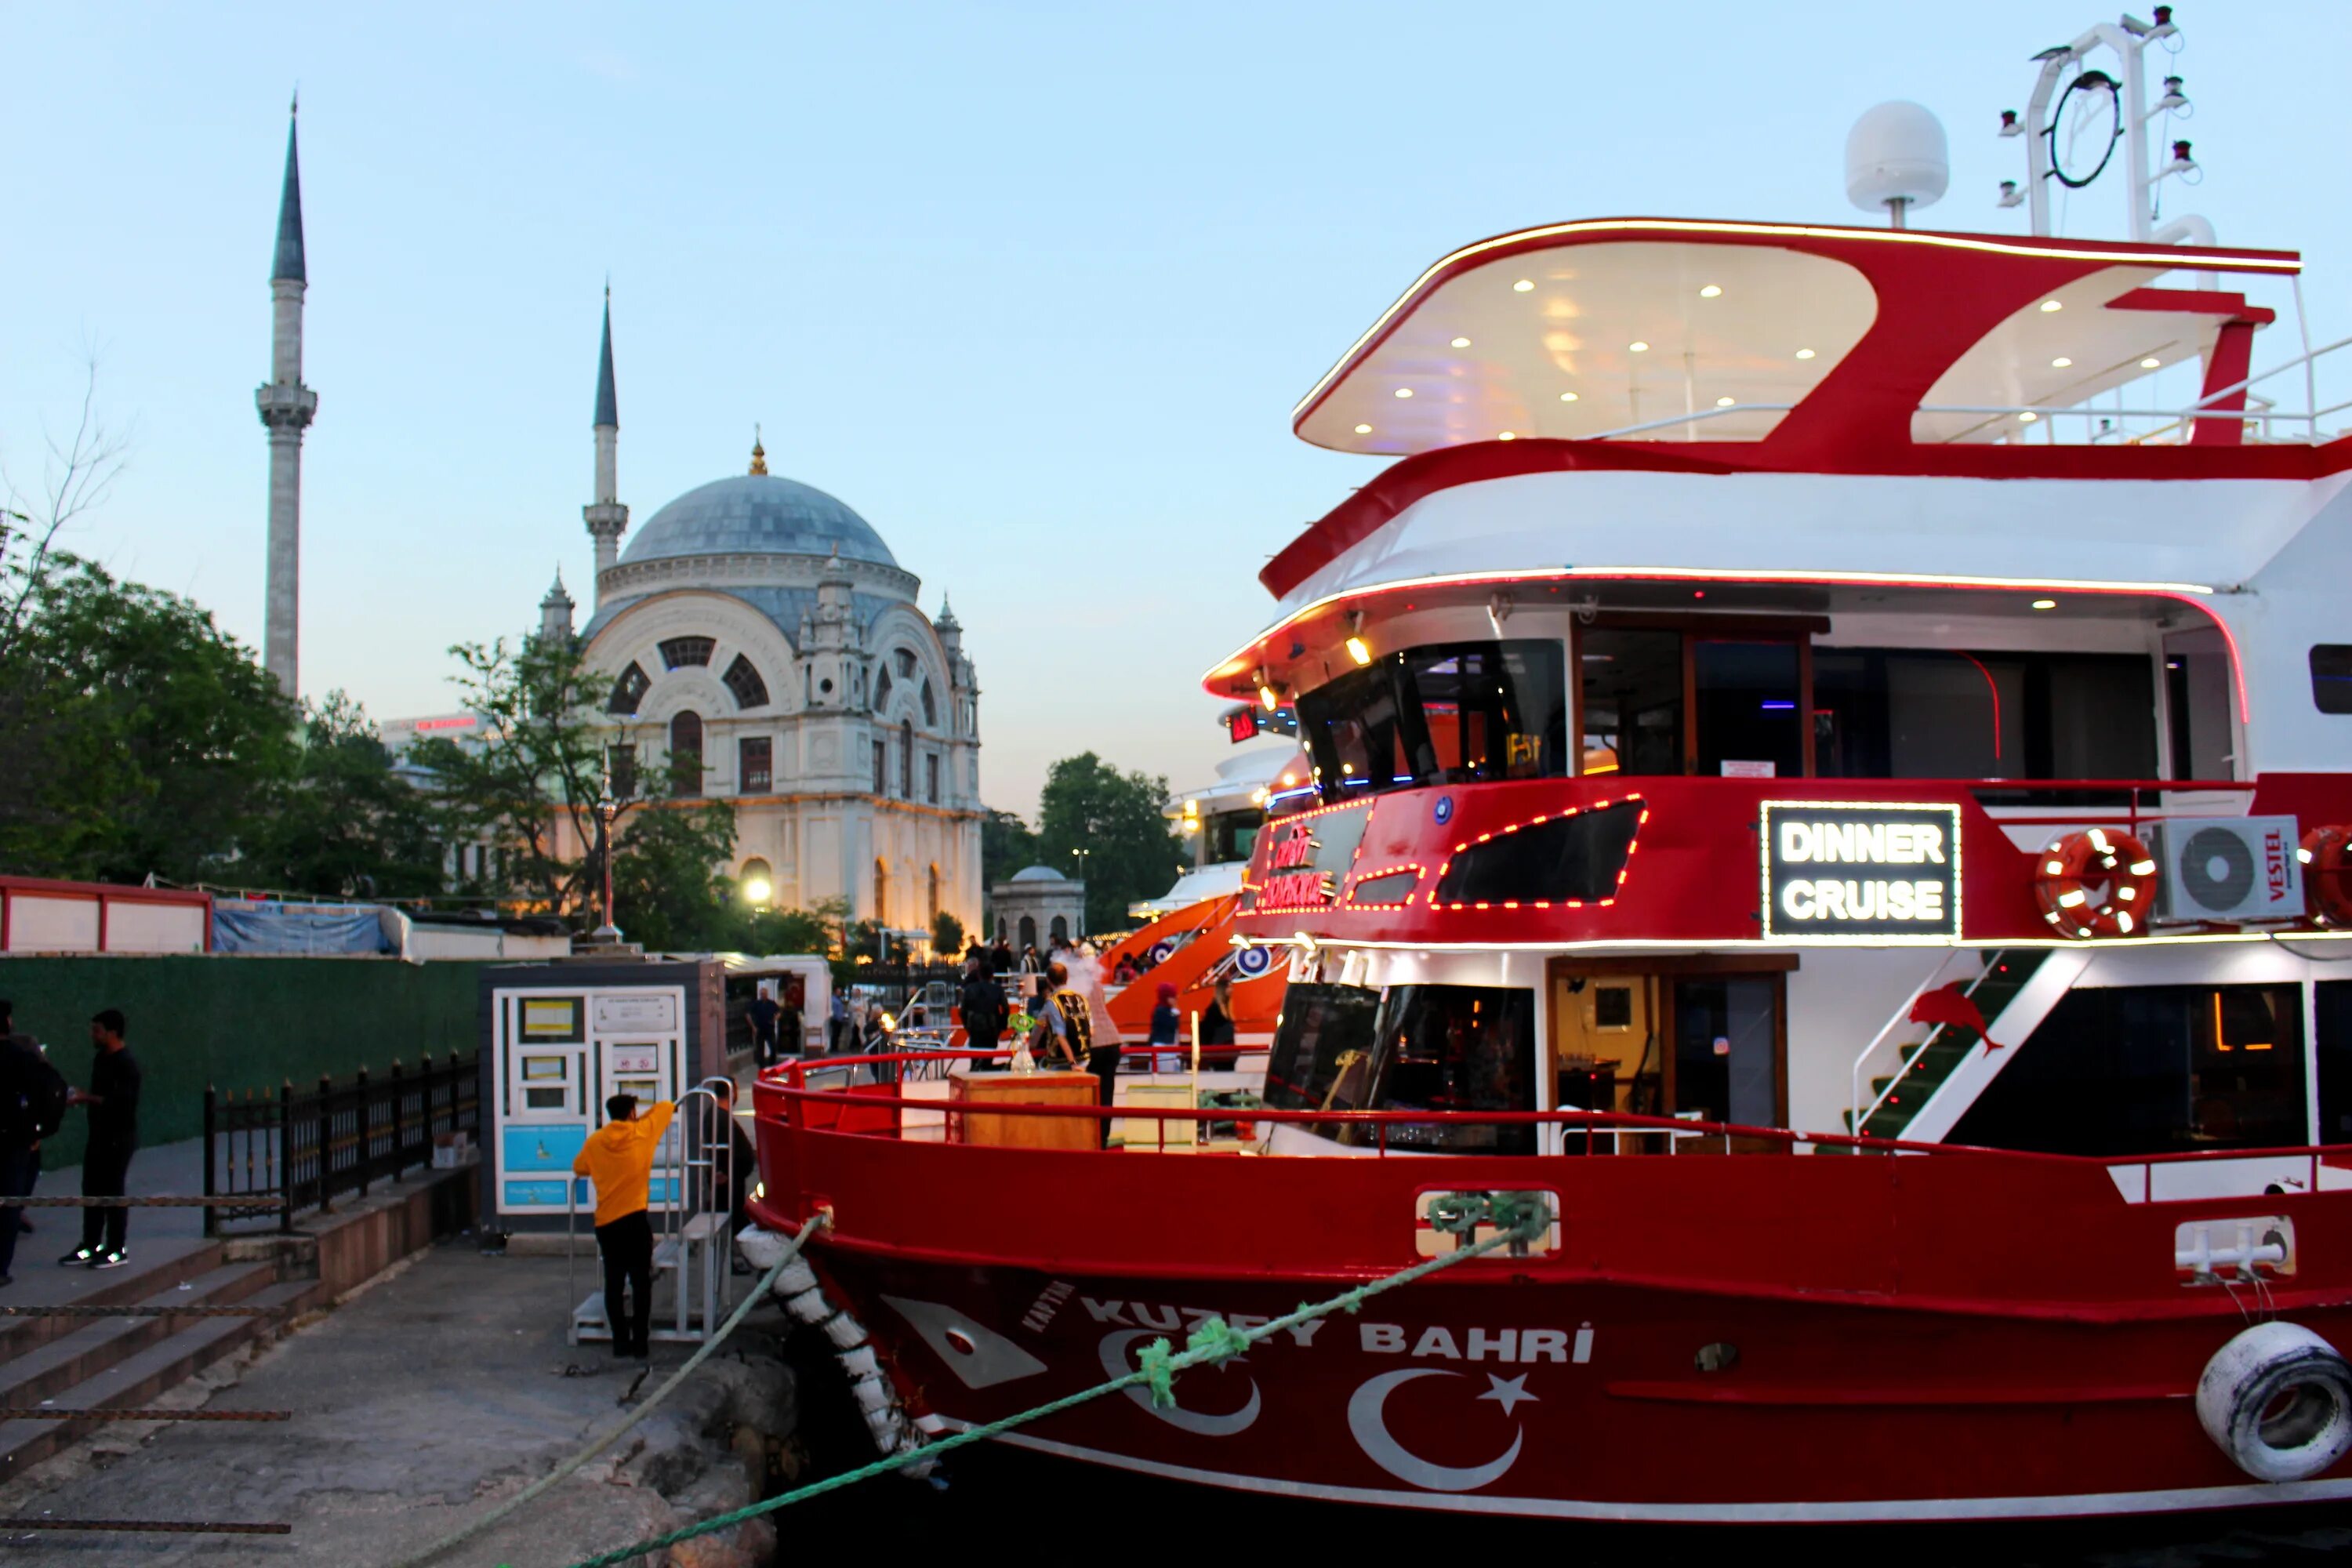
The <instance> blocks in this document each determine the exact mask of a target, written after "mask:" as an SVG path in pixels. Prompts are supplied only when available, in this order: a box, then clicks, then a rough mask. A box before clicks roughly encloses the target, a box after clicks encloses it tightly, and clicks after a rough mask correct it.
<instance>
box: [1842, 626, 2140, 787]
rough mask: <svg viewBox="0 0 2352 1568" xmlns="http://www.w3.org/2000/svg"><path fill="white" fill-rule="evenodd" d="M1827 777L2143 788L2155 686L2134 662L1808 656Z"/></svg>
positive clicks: (1887, 651)
mask: <svg viewBox="0 0 2352 1568" xmlns="http://www.w3.org/2000/svg"><path fill="white" fill-rule="evenodd" d="M1813 739H1814V757H1813V766H1814V771H1815V772H1816V773H1819V774H1820V775H1821V776H1822V777H1824V778H1895V779H1927V778H1949V779H2145V778H2152V777H2154V776H2155V772H2156V765H2157V762H2156V685H2155V679H2154V672H2153V670H2152V668H2151V661H2150V660H2149V659H2147V658H2143V657H2141V656H2139V655H2137V654H2104V653H2090V654H2047V653H1997V652H1987V653H1964V652H1959V651H1949V652H1947V651H1943V650H1938V649H1931V648H1842V647H1840V648H1832V647H1816V648H1815V649H1814V650H1813Z"/></svg>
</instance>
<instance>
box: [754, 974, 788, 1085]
mask: <svg viewBox="0 0 2352 1568" xmlns="http://www.w3.org/2000/svg"><path fill="white" fill-rule="evenodd" d="M783 1011H784V1009H783V1007H782V1005H780V1004H779V1003H778V1002H777V1001H776V999H775V998H774V997H773V996H771V995H769V994H766V993H765V992H762V993H761V994H759V995H757V996H754V997H752V998H751V1056H752V1059H753V1060H755V1061H757V1062H758V1063H759V1064H760V1065H761V1067H766V1066H767V1065H768V1064H769V1063H771V1062H772V1061H774V1060H775V1059H776V1049H777V1047H776V1020H777V1019H778V1018H780V1017H782V1016H783Z"/></svg>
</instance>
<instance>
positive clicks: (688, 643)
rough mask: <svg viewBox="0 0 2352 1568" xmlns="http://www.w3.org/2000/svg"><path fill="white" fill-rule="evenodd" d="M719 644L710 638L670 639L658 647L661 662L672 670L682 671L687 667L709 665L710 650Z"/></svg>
mask: <svg viewBox="0 0 2352 1568" xmlns="http://www.w3.org/2000/svg"><path fill="white" fill-rule="evenodd" d="M718 646H719V644H718V643H717V642H716V641H715V640H714V639H712V638H710V637H671V638H670V639H669V640H668V641H667V642H665V643H663V644H661V645H660V647H661V656H662V662H663V663H664V664H666V665H667V666H669V667H670V668H672V669H684V668H687V667H688V665H696V664H709V662H710V653H711V650H712V649H713V648H715V647H718Z"/></svg>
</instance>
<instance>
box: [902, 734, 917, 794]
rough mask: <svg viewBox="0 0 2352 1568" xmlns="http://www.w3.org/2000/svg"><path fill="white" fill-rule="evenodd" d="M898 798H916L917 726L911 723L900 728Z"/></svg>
mask: <svg viewBox="0 0 2352 1568" xmlns="http://www.w3.org/2000/svg"><path fill="white" fill-rule="evenodd" d="M898 798H899V799H900V800H912V799H914V798H915V726H914V725H913V723H911V722H907V723H901V724H900V725H899V726H898Z"/></svg>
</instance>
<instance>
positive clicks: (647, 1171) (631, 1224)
mask: <svg viewBox="0 0 2352 1568" xmlns="http://www.w3.org/2000/svg"><path fill="white" fill-rule="evenodd" d="M604 1115H605V1116H606V1118H608V1120H607V1121H605V1123H604V1126H602V1127H599V1128H598V1129H596V1131H594V1132H593V1133H591V1134H590V1135H589V1138H588V1142H586V1143H584V1144H583V1145H582V1146H581V1149H580V1152H579V1153H578V1154H576V1155H574V1156H573V1157H572V1174H573V1175H575V1176H585V1177H587V1178H588V1179H589V1180H590V1181H592V1182H593V1183H595V1184H596V1250H597V1252H598V1253H599V1254H600V1255H601V1256H602V1257H603V1258H604V1321H606V1322H607V1323H609V1324H611V1325H612V1329H613V1353H614V1355H616V1356H634V1357H635V1358H636V1359H637V1360H639V1361H643V1360H645V1359H646V1357H648V1356H650V1355H651V1354H652V1353H653V1345H652V1343H651V1341H650V1339H649V1336H650V1334H651V1332H652V1331H653V1321H654V1224H653V1218H652V1216H651V1215H648V1214H646V1204H647V1202H648V1201H649V1199H648V1196H647V1194H648V1189H649V1188H650V1187H651V1186H652V1184H653V1169H654V1155H655V1153H656V1151H658V1150H659V1149H660V1148H661V1141H662V1134H663V1133H664V1132H666V1131H668V1130H669V1119H670V1118H671V1117H673V1116H675V1115H677V1105H676V1104H675V1103H673V1102H672V1101H669V1100H662V1101H660V1102H659V1103H657V1104H656V1105H655V1106H654V1108H653V1109H652V1110H648V1111H646V1113H645V1114H644V1115H642V1116H640V1115H639V1114H637V1097H636V1096H635V1095H634V1094H616V1095H614V1096H613V1098H612V1099H610V1100H606V1101H605V1102H604ZM624 1289H626V1291H627V1296H626V1297H625V1296H624ZM624 1306H626V1308H627V1309H628V1310H626V1311H624V1310H623V1308H624Z"/></svg>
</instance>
